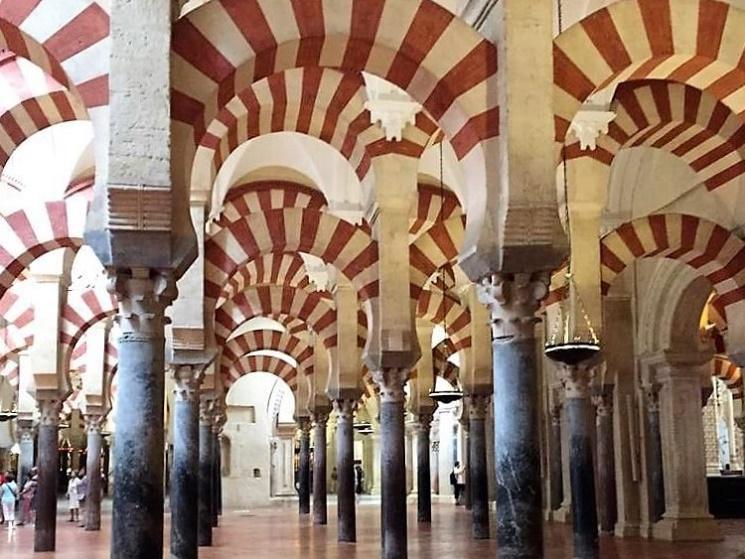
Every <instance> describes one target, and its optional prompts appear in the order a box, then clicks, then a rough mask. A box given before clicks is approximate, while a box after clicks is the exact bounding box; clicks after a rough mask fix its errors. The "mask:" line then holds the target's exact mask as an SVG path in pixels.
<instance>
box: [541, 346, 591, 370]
mask: <svg viewBox="0 0 745 559" xmlns="http://www.w3.org/2000/svg"><path fill="white" fill-rule="evenodd" d="M598 353H600V345H599V344H597V343H595V342H566V343H561V344H555V345H547V346H546V349H545V354H546V357H548V358H549V359H551V360H552V361H556V362H557V363H564V364H565V365H577V364H578V363H582V362H583V361H587V360H589V359H592V358H593V357H595V356H596V355H597V354H598Z"/></svg>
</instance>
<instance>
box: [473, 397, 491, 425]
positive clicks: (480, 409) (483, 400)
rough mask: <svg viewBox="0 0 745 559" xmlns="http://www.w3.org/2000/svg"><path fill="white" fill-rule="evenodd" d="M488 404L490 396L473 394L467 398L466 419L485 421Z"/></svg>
mask: <svg viewBox="0 0 745 559" xmlns="http://www.w3.org/2000/svg"><path fill="white" fill-rule="evenodd" d="M490 403H491V396H488V395H486V394H473V395H470V396H468V418H469V419H482V420H483V419H486V415H487V413H488V412H489V404H490Z"/></svg>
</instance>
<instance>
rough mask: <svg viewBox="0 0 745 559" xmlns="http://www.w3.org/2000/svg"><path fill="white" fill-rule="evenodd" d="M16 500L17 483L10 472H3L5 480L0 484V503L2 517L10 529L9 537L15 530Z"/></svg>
mask: <svg viewBox="0 0 745 559" xmlns="http://www.w3.org/2000/svg"><path fill="white" fill-rule="evenodd" d="M17 500H18V484H16V482H15V476H14V475H13V474H12V473H7V474H5V481H4V482H3V484H2V485H0V503H2V509H3V518H4V519H5V523H6V524H7V526H8V530H9V531H10V533H9V535H8V537H9V538H10V537H11V535H12V533H13V531H14V530H15V520H16V501H17Z"/></svg>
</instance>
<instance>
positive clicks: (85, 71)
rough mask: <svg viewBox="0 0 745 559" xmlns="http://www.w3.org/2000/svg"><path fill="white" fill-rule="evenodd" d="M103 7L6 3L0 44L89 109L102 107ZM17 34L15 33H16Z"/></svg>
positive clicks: (51, 0) (36, 0) (54, 0)
mask: <svg viewBox="0 0 745 559" xmlns="http://www.w3.org/2000/svg"><path fill="white" fill-rule="evenodd" d="M104 6H108V2H97V1H85V2H71V3H69V5H66V6H65V9H64V10H62V9H60V5H59V0H12V1H10V2H2V5H0V42H2V46H5V47H6V48H7V49H8V50H10V51H13V52H14V53H16V54H17V55H18V56H22V57H24V58H27V59H29V60H31V61H32V62H33V63H34V64H36V65H37V66H39V67H40V68H41V69H42V70H44V71H45V72H46V73H47V74H49V75H50V76H52V77H53V78H54V79H55V80H57V81H58V82H59V83H60V84H62V85H63V86H64V87H66V88H68V89H71V90H76V91H77V93H78V94H79V95H80V97H81V98H82V100H83V102H84V103H85V105H86V106H87V107H89V108H91V107H100V106H103V105H107V104H108V96H109V91H108V73H109V69H108V64H109V56H108V54H109V42H108V37H109V15H108V13H107V8H105V7H104ZM19 30H20V31H19Z"/></svg>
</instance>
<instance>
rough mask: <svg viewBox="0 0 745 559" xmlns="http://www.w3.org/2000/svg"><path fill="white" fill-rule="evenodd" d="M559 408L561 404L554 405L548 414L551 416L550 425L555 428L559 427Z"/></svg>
mask: <svg viewBox="0 0 745 559" xmlns="http://www.w3.org/2000/svg"><path fill="white" fill-rule="evenodd" d="M561 407H562V404H554V405H553V406H551V409H550V410H549V412H548V413H549V414H550V416H551V425H554V426H556V427H558V426H559V425H561Z"/></svg>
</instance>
